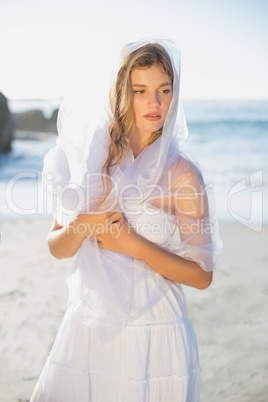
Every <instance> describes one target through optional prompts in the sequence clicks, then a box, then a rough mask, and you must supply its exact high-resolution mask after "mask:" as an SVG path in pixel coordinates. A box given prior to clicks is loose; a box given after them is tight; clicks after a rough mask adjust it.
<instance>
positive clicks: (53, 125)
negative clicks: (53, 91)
mask: <svg viewBox="0 0 268 402" xmlns="http://www.w3.org/2000/svg"><path fill="white" fill-rule="evenodd" d="M57 114H58V109H56V110H54V112H53V114H52V116H51V118H50V119H46V118H45V116H44V114H43V112H42V111H41V110H29V111H27V112H24V113H19V114H16V127H17V130H19V131H35V132H51V133H56V132H57Z"/></svg>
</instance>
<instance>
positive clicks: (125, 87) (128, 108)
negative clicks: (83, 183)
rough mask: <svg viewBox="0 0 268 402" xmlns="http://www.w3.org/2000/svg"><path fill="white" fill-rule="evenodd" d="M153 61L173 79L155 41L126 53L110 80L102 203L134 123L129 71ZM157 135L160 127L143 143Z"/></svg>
mask: <svg viewBox="0 0 268 402" xmlns="http://www.w3.org/2000/svg"><path fill="white" fill-rule="evenodd" d="M155 64H157V65H159V66H161V67H162V69H163V71H164V72H165V73H166V74H167V75H168V76H169V77H170V78H171V79H172V82H173V79H174V73H173V68H172V63H171V60H170V57H169V55H168V54H167V52H166V50H165V49H164V48H163V46H161V45H159V44H157V43H149V44H147V45H144V46H142V47H141V48H139V49H137V50H135V51H134V52H132V53H130V54H128V55H127V56H126V57H125V58H124V59H123V62H122V64H121V67H120V69H119V71H118V74H117V77H116V79H115V81H114V83H113V86H112V89H111V91H110V104H111V110H112V113H113V120H112V123H111V126H110V130H109V133H110V145H109V149H108V157H107V159H106V162H105V164H104V165H103V168H102V172H103V173H104V174H105V178H106V179H105V181H106V186H105V185H103V189H104V191H105V194H104V198H103V200H102V202H104V201H105V199H106V198H107V196H108V194H109V192H110V190H111V180H110V174H111V169H112V168H116V166H117V165H119V164H120V163H121V162H122V161H123V160H124V159H125V157H126V154H127V152H128V149H129V141H130V134H131V131H132V128H133V125H134V115H133V109H132V102H133V92H132V86H131V72H132V71H133V70H134V69H136V68H146V67H147V68H149V67H152V66H153V65H155ZM161 134H162V128H161V129H159V130H157V131H155V132H153V133H152V135H151V138H150V140H149V142H148V144H147V145H150V144H152V143H153V142H154V141H155V140H157V138H159V137H160V136H161ZM103 184H104V181H103ZM102 202H101V203H102Z"/></svg>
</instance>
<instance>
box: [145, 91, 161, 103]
mask: <svg viewBox="0 0 268 402" xmlns="http://www.w3.org/2000/svg"><path fill="white" fill-rule="evenodd" d="M160 104H161V102H160V96H159V94H158V93H157V92H152V93H151V94H149V95H148V105H149V106H160Z"/></svg>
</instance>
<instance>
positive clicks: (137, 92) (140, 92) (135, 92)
mask: <svg viewBox="0 0 268 402" xmlns="http://www.w3.org/2000/svg"><path fill="white" fill-rule="evenodd" d="M133 92H134V94H144V93H145V90H144V89H140V90H138V91H133Z"/></svg>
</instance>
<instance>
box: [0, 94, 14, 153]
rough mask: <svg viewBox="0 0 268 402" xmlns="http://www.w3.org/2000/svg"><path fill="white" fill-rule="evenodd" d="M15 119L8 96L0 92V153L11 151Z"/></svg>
mask: <svg viewBox="0 0 268 402" xmlns="http://www.w3.org/2000/svg"><path fill="white" fill-rule="evenodd" d="M14 128H15V120H14V117H13V115H12V114H11V113H10V110H9V107H8V103H7V98H6V97H5V95H4V94H2V92H0V155H1V154H2V153H7V152H10V151H11V143H12V140H13V134H14Z"/></svg>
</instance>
